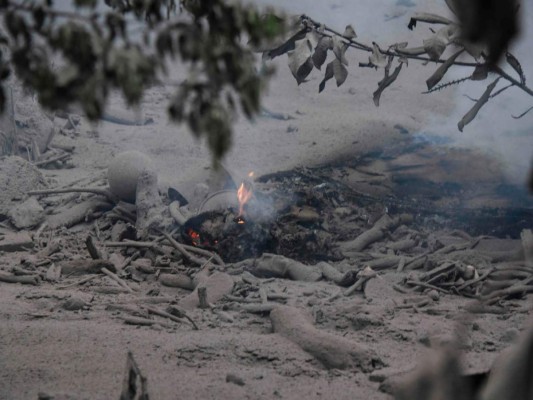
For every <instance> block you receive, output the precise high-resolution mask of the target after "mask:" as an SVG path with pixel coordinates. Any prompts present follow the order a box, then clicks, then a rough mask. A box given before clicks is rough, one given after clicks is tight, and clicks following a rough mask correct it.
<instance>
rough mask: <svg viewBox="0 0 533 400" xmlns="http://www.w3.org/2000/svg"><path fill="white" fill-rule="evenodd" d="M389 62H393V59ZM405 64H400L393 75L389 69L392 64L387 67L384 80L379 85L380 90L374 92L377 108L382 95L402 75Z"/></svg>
mask: <svg viewBox="0 0 533 400" xmlns="http://www.w3.org/2000/svg"><path fill="white" fill-rule="evenodd" d="M389 60H392V58H389ZM402 66H403V63H399V64H398V66H397V67H396V68H395V69H394V71H393V73H392V75H389V69H390V63H389V64H388V65H387V67H385V76H384V77H383V79H382V80H381V81H380V82H379V83H378V88H377V90H376V91H375V92H374V96H373V100H374V104H375V105H376V107H379V100H380V98H381V94H382V93H383V91H384V90H385V89H386V88H387V87H389V86H390V85H391V84H392V83H393V82H394V81H395V80H396V78H397V77H398V75H399V74H400V71H401V70H402Z"/></svg>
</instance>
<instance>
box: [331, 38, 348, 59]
mask: <svg viewBox="0 0 533 400" xmlns="http://www.w3.org/2000/svg"><path fill="white" fill-rule="evenodd" d="M347 48H348V45H347V44H346V43H344V42H343V41H342V40H341V39H339V38H338V37H337V36H334V37H333V54H335V57H337V59H338V60H339V61H340V62H341V63H343V64H344V65H348V60H347V59H346V56H345V53H346V49H347Z"/></svg>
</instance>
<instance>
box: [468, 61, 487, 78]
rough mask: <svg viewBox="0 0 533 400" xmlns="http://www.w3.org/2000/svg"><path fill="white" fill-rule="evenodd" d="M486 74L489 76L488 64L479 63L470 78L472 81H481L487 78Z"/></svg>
mask: <svg viewBox="0 0 533 400" xmlns="http://www.w3.org/2000/svg"><path fill="white" fill-rule="evenodd" d="M487 76H489V66H488V65H487V64H480V65H478V66H477V67H476V68H475V69H474V72H473V73H472V76H471V77H470V79H472V80H473V81H482V80H485V79H487Z"/></svg>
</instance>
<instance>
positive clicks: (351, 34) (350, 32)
mask: <svg viewBox="0 0 533 400" xmlns="http://www.w3.org/2000/svg"><path fill="white" fill-rule="evenodd" d="M342 36H344V37H345V38H346V39H354V38H356V37H357V35H356V34H355V29H353V26H351V25H346V29H344V33H343V34H342Z"/></svg>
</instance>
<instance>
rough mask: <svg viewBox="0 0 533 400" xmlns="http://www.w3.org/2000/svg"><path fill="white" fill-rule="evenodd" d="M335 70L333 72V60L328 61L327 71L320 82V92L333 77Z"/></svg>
mask: <svg viewBox="0 0 533 400" xmlns="http://www.w3.org/2000/svg"><path fill="white" fill-rule="evenodd" d="M333 76H334V72H333V61H332V62H330V63H328V65H326V73H325V74H324V79H322V82H320V85H318V93H320V92H322V91H323V90H324V88H325V87H326V82H327V81H328V80H330V79H331V78H333Z"/></svg>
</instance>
